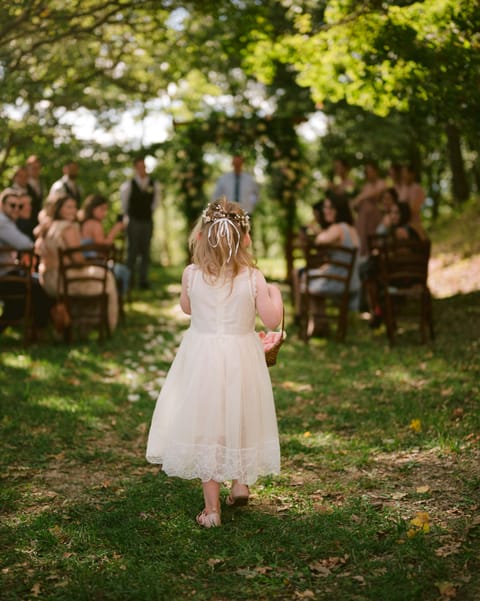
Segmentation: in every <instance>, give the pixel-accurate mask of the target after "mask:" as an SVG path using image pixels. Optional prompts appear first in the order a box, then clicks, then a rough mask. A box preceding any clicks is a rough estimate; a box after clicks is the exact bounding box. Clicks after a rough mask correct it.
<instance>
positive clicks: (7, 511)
mask: <svg viewBox="0 0 480 601" xmlns="http://www.w3.org/2000/svg"><path fill="white" fill-rule="evenodd" d="M154 275H155V277H156V281H155V289H154V291H153V292H142V293H136V295H135V297H134V300H133V303H132V305H131V307H130V308H129V309H128V314H127V322H126V323H125V324H124V325H122V326H121V327H120V328H119V330H118V331H117V332H116V333H115V335H114V337H113V338H112V339H110V340H109V341H107V342H106V343H105V344H104V345H103V346H100V345H98V344H97V343H96V342H94V341H91V342H88V343H86V342H80V343H75V344H73V345H71V346H65V345H62V344H54V343H48V342H42V343H39V344H38V345H34V346H32V347H30V348H27V349H25V348H23V347H22V345H21V342H20V334H18V335H17V334H15V333H6V334H5V335H3V336H2V337H1V339H0V344H1V345H2V346H1V359H0V366H1V367H0V384H1V386H0V402H1V414H0V419H1V439H2V451H1V476H2V487H1V492H0V503H1V514H2V521H1V531H0V549H1V585H0V590H1V595H0V597H1V599H2V600H3V601H14V600H15V601H17V600H22V601H27V600H32V601H33V600H35V599H39V600H44V599H48V600H58V601H81V600H82V601H83V600H84V601H87V600H88V601H93V600H95V601H97V600H98V601H136V600H140V601H153V600H163V599H165V600H177V599H178V600H183V599H195V600H212V601H213V600H215V601H237V600H252V601H254V600H269V599H279V600H296V599H319V600H328V601H350V600H352V601H353V600H355V601H366V600H371V601H417V600H418V601H420V600H421V601H437V600H448V599H454V598H455V599H458V600H461V601H474V600H477V601H478V599H480V557H479V554H480V464H479V458H480V413H479V389H480V378H479V371H480V370H479V366H480V365H479V364H480V362H479V350H480V349H479V340H480V337H479V334H480V293H479V292H472V293H469V294H465V295H457V296H453V297H450V298H444V299H437V300H435V302H434V313H435V321H436V330H437V339H436V341H435V343H434V344H433V345H425V346H421V345H420V344H419V343H418V333H417V330H416V326H415V323H413V322H412V321H411V320H409V319H408V320H406V321H405V322H404V324H405V327H404V330H403V332H402V333H401V335H400V336H399V337H398V342H397V344H396V346H395V347H394V348H389V346H388V344H387V342H386V336H385V333H384V332H380V333H375V334H374V333H372V332H370V331H369V330H368V328H367V327H366V324H365V322H363V321H361V320H360V319H359V318H358V319H352V321H351V323H350V328H349V333H348V336H347V343H346V344H343V345H341V344H337V343H335V342H333V341H331V340H329V341H326V340H322V339H313V340H312V341H311V343H310V344H309V345H308V346H306V345H304V344H303V343H302V342H301V341H300V340H299V339H298V337H297V336H296V333H295V330H294V328H293V327H289V328H288V338H287V342H286V343H285V345H284V346H283V347H282V349H281V351H280V354H279V358H278V364H277V366H275V367H273V368H272V369H271V377H272V381H273V386H274V391H275V398H276V404H277V412H278V421H279V430H280V435H281V446H282V472H281V474H280V475H279V476H275V477H269V478H264V479H262V480H260V481H258V483H257V485H256V486H255V487H253V489H252V493H253V496H252V502H251V504H250V506H249V507H247V508H242V509H237V510H232V509H227V508H226V509H224V512H223V516H222V518H223V525H222V527H221V528H218V529H211V530H205V529H201V528H199V527H198V526H197V525H196V524H195V522H194V516H195V514H196V513H197V512H198V511H199V510H200V509H201V508H202V495H201V487H200V486H199V483H198V482H190V481H182V480H179V479H174V478H172V479H170V478H167V477H165V476H164V475H163V474H162V473H161V472H160V471H159V469H158V467H156V466H152V465H149V464H147V463H146V461H145V459H144V453H145V443H146V435H147V429H148V426H149V422H150V418H151V414H152V411H153V407H154V403H155V399H156V397H157V395H158V391H159V389H160V387H161V385H162V382H163V379H164V377H165V374H166V372H167V370H168V367H169V365H170V362H171V360H172V358H173V356H174V352H175V348H176V347H177V345H178V342H179V339H180V336H181V333H182V330H183V329H184V328H185V327H186V325H187V323H188V322H187V320H186V319H185V318H184V317H183V316H182V314H181V312H180V310H179V308H178V305H177V301H178V293H179V285H178V282H179V277H180V270H179V269H177V270H175V269H171V270H160V269H159V268H158V267H157V268H156V269H155V272H154ZM285 298H287V294H285ZM223 492H224V493H225V492H226V489H225V490H224V491H223Z"/></svg>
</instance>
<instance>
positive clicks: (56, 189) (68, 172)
mask: <svg viewBox="0 0 480 601" xmlns="http://www.w3.org/2000/svg"><path fill="white" fill-rule="evenodd" d="M78 171H79V167H78V163H77V162H76V161H67V162H66V163H65V165H64V166H63V176H62V177H61V178H60V179H58V180H57V181H56V182H54V183H53V184H52V187H51V188H50V192H49V196H58V194H59V193H63V194H65V195H67V196H69V197H70V198H74V199H75V200H76V201H77V205H78V206H80V204H81V202H82V190H81V188H80V186H79V185H78V183H77V179H78Z"/></svg>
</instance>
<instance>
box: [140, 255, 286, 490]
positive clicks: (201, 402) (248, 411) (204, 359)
mask: <svg viewBox="0 0 480 601" xmlns="http://www.w3.org/2000/svg"><path fill="white" fill-rule="evenodd" d="M256 273H257V271H256V270H244V271H243V272H242V273H240V274H239V275H238V276H237V277H236V278H235V280H234V281H233V286H232V285H231V284H230V283H226V284H217V285H210V284H209V283H208V282H207V281H206V280H205V279H204V277H203V274H202V272H201V271H200V270H199V269H198V268H197V267H195V266H190V267H189V278H188V294H189V297H190V302H191V309H192V315H191V324H190V328H189V329H188V330H187V331H186V332H185V334H184V337H183V340H182V342H181V344H180V347H179V349H178V353H177V355H176V357H175V360H174V361H173V363H172V365H171V368H170V371H169V373H168V376H167V378H166V381H165V383H164V386H163V388H162V391H161V392H160V396H159V397H158V400H157V404H156V407H155V411H154V414H153V418H152V423H151V427H150V433H149V437H148V444H147V453H146V456H147V460H148V461H149V462H151V463H158V464H161V465H162V469H163V471H164V472H165V473H167V474H168V475H170V476H179V477H181V478H186V479H191V478H200V479H201V480H202V481H203V482H206V481H208V480H215V481H217V482H223V481H225V480H231V479H234V478H235V479H238V480H239V481H240V482H242V483H244V484H253V483H254V482H255V481H256V479H257V477H258V476H261V475H266V474H276V473H279V471H280V448H279V440H278V430H277V420H276V415H275V406H274V400H273V393H272V385H271V382H270V374H269V372H268V368H267V366H266V363H265V356H264V351H263V346H262V344H261V342H260V340H259V337H258V334H257V333H256V332H255V329H254V328H255V296H256V288H255V282H256Z"/></svg>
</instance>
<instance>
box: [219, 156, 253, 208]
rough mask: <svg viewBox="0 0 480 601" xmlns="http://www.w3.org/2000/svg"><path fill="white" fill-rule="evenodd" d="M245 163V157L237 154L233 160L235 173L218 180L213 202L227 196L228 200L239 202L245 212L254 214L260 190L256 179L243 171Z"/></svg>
mask: <svg viewBox="0 0 480 601" xmlns="http://www.w3.org/2000/svg"><path fill="white" fill-rule="evenodd" d="M243 163H244V160H243V156H242V155H241V154H239V153H236V154H235V155H234V156H233V158H232V167H233V171H231V172H230V173H225V175H222V176H221V177H220V178H219V179H218V181H217V185H216V186H215V191H214V193H213V199H212V200H216V199H217V198H221V197H222V196H226V197H227V199H228V200H230V201H233V202H238V204H239V205H240V206H241V207H242V209H243V210H244V211H246V212H247V213H249V214H252V213H253V210H254V209H255V206H256V204H257V202H258V193H259V188H258V184H257V182H256V181H255V179H254V178H253V177H252V176H251V175H250V174H249V173H246V172H245V171H243Z"/></svg>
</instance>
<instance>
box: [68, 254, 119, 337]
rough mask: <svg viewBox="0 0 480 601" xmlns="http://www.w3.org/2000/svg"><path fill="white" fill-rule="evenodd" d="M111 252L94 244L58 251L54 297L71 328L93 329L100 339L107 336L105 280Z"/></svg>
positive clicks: (111, 261)
mask: <svg viewBox="0 0 480 601" xmlns="http://www.w3.org/2000/svg"><path fill="white" fill-rule="evenodd" d="M114 252H115V250H114V247H113V245H106V244H94V243H91V244H82V245H81V246H78V247H74V248H66V249H59V250H58V257H59V280H58V297H59V299H60V301H61V302H64V303H65V305H66V308H67V311H68V313H69V315H70V318H71V320H72V327H75V326H78V328H79V329H80V328H81V329H83V330H84V331H88V329H89V328H92V327H96V328H98V331H99V338H100V339H101V340H103V338H104V336H105V334H107V335H108V334H109V333H110V332H109V327H108V293H107V278H108V274H109V273H110V272H111V270H112V268H113V264H114ZM69 338H71V328H70V330H69V332H68V333H67V339H69Z"/></svg>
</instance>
